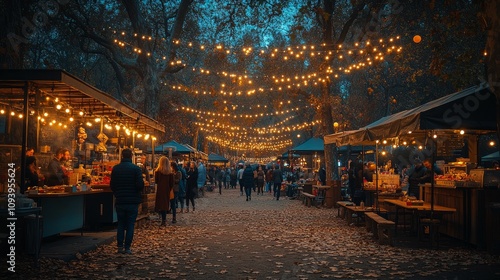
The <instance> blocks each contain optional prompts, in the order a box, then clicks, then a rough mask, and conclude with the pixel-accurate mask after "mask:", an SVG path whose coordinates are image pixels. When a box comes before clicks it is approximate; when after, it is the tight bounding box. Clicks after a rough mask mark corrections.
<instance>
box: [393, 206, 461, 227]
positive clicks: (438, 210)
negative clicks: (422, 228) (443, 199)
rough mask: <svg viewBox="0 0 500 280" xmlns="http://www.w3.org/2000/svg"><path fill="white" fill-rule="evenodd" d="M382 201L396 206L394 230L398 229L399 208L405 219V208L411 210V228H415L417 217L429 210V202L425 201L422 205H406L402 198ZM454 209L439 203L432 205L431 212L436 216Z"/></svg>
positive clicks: (449, 212) (452, 211) (404, 222)
mask: <svg viewBox="0 0 500 280" xmlns="http://www.w3.org/2000/svg"><path fill="white" fill-rule="evenodd" d="M384 203H387V204H390V205H394V206H396V218H395V222H396V231H397V229H398V222H399V210H400V209H402V210H403V219H405V213H406V211H407V210H409V211H411V212H412V215H413V220H412V224H411V226H410V229H411V230H416V229H417V225H418V219H419V217H420V216H421V215H422V214H425V213H428V212H431V204H430V203H427V202H425V203H424V204H423V205H408V204H407V203H406V201H402V200H399V199H386V200H385V201H384ZM456 211H457V210H456V209H455V208H450V207H444V206H440V205H434V207H433V212H434V213H435V214H436V215H437V216H439V215H442V214H451V213H455V212H456ZM415 221H416V222H415ZM403 224H404V225H406V221H405V220H404V221H403Z"/></svg>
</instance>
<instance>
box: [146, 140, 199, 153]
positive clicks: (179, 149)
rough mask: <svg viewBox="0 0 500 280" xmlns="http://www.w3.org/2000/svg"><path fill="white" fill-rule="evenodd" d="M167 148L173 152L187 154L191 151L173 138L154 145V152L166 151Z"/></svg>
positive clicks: (167, 150)
mask: <svg viewBox="0 0 500 280" xmlns="http://www.w3.org/2000/svg"><path fill="white" fill-rule="evenodd" d="M169 150H172V152H173V153H179V154H189V153H192V152H193V151H192V150H191V149H189V148H188V147H186V146H185V145H182V144H179V143H178V142H176V141H174V140H171V141H168V142H166V143H163V144H161V145H158V146H156V147H155V153H168V152H169Z"/></svg>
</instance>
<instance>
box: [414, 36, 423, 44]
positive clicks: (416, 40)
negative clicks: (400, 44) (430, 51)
mask: <svg viewBox="0 0 500 280" xmlns="http://www.w3.org/2000/svg"><path fill="white" fill-rule="evenodd" d="M420 41H422V37H420V35H415V36H413V42H415V43H417V44H418V43H420Z"/></svg>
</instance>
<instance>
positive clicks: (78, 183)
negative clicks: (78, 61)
mask: <svg viewBox="0 0 500 280" xmlns="http://www.w3.org/2000/svg"><path fill="white" fill-rule="evenodd" d="M0 96H1V97H0V109H1V111H0V113H1V114H0V122H4V124H5V125H4V126H3V127H4V128H5V129H4V130H3V131H0V134H1V135H2V137H1V138H0V145H3V146H9V145H7V144H16V145H19V146H20V147H21V149H20V150H19V151H17V152H15V153H12V152H10V158H9V162H12V163H15V164H16V166H19V167H20V168H19V172H17V173H16V175H17V177H16V179H17V182H18V183H19V186H20V188H21V189H23V190H24V189H25V188H24V185H25V184H26V181H25V180H24V179H21V178H25V173H26V157H27V156H26V155H25V153H24V152H23V151H26V148H27V147H28V146H33V147H35V151H36V153H35V155H34V156H35V157H36V159H37V165H38V167H39V169H40V174H41V175H45V174H44V171H45V170H44V169H45V167H46V166H47V163H48V162H49V161H50V160H51V159H52V157H53V152H54V151H55V150H56V149H57V148H59V147H65V148H67V149H68V150H69V151H70V153H71V155H72V156H71V158H70V160H69V161H67V166H65V167H66V168H65V171H66V175H67V176H68V179H67V181H68V182H67V184H66V185H56V186H53V187H45V186H43V185H44V181H43V180H41V181H39V184H38V186H36V185H35V186H33V188H32V189H29V190H27V191H26V193H27V195H28V197H29V198H31V199H33V200H34V201H35V202H36V203H37V204H38V206H41V208H42V216H43V219H44V223H43V224H44V228H43V236H44V237H45V236H50V235H54V234H58V233H60V232H64V231H68V230H74V229H79V228H82V227H84V226H86V225H87V224H88V223H89V221H96V220H97V221H102V219H101V217H102V216H106V217H108V216H111V218H110V219H109V220H108V221H110V222H113V221H115V220H116V215H113V212H114V207H113V196H112V193H111V192H110V190H109V188H108V189H107V190H105V189H104V187H105V186H106V184H109V181H108V182H106V179H107V178H109V173H110V171H111V169H112V166H113V165H114V164H116V163H118V162H119V160H120V153H119V152H120V151H121V149H122V148H123V147H125V146H128V147H132V148H135V140H136V138H138V137H140V136H143V135H144V137H143V139H146V140H148V141H150V143H151V145H153V143H154V140H155V139H156V138H155V137H154V136H153V135H154V134H158V133H162V132H164V131H165V128H164V126H163V125H161V124H160V123H158V122H157V121H155V120H153V119H151V118H149V117H148V116H147V115H145V114H143V113H140V112H138V111H137V110H135V109H133V108H132V107H130V106H129V105H126V104H125V103H124V102H121V101H119V100H117V99H116V98H114V97H113V96H111V95H109V94H107V93H105V92H102V91H100V90H98V89H97V88H95V87H93V86H91V85H89V84H87V83H85V82H84V81H82V80H80V79H78V78H77V77H75V76H73V75H71V74H69V73H67V72H65V71H64V70H46V69H44V70H14V69H3V70H0ZM2 159H5V157H2ZM5 160H6V159H5ZM1 174H7V172H1ZM0 176H2V175H0ZM42 177H43V176H42ZM0 179H1V180H0V182H1V183H5V182H6V180H5V179H6V178H3V177H2V178H0ZM92 184H94V185H96V186H99V187H96V188H94V190H92ZM2 189H3V190H4V191H5V188H2ZM97 196H99V197H102V196H105V197H106V198H105V199H101V200H100V201H102V203H100V204H96V203H93V202H95V201H98V200H97V199H96V198H97ZM87 197H88V198H87ZM104 201H105V202H104ZM113 216H114V218H113Z"/></svg>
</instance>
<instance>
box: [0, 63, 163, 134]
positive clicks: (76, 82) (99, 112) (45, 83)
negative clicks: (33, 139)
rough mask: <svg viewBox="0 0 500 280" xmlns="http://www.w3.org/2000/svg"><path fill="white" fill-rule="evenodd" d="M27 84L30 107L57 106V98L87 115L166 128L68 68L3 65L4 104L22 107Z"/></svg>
mask: <svg viewBox="0 0 500 280" xmlns="http://www.w3.org/2000/svg"><path fill="white" fill-rule="evenodd" d="M25 86H27V87H28V92H29V106H30V108H42V107H44V106H51V107H54V106H55V105H54V100H55V99H56V98H57V100H58V101H57V103H58V104H61V105H63V107H66V108H72V109H73V110H78V112H80V111H81V112H84V116H85V117H94V118H95V117H106V118H107V119H108V120H109V121H111V122H116V123H122V124H124V125H125V123H126V124H127V125H128V127H131V128H137V129H138V130H147V129H154V130H156V131H159V132H165V126H164V125H162V124H160V123H159V122H157V121H156V120H153V119H152V118H150V117H149V116H147V115H145V114H143V113H141V112H139V111H137V110H135V109H134V108H132V107H130V106H128V105H126V104H125V103H123V102H122V101H119V100H117V99H116V98H114V97H113V96H111V95H109V94H107V93H105V92H103V91H101V90H99V89H97V88H95V87H93V86H91V85H89V84H88V83H85V82H84V81H82V80H80V79H78V78H76V77H75V76H73V75H71V74H69V73H67V72H66V71H64V70H50V69H26V70H25V69H0V104H7V105H8V106H11V107H18V108H22V104H23V100H24V87H25Z"/></svg>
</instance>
